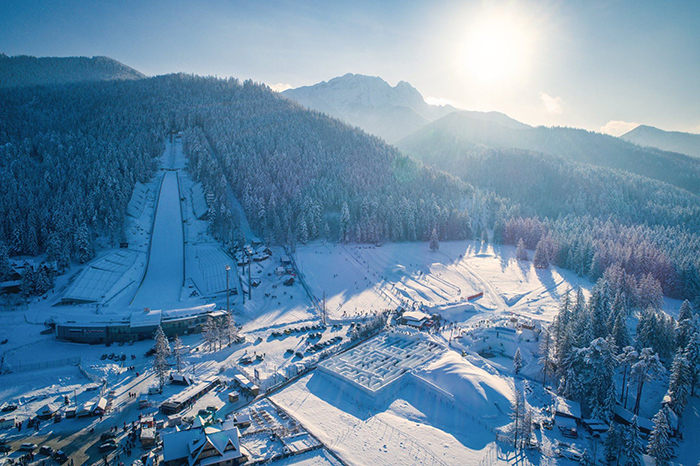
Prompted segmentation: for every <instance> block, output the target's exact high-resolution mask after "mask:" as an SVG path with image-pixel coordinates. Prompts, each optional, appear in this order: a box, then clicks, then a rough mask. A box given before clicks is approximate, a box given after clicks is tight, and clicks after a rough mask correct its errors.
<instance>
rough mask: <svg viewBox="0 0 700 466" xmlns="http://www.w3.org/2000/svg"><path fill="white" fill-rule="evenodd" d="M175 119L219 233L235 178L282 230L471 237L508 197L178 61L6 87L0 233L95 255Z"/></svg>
mask: <svg viewBox="0 0 700 466" xmlns="http://www.w3.org/2000/svg"><path fill="white" fill-rule="evenodd" d="M171 131H182V132H183V133H184V138H183V139H184V149H185V152H186V155H187V156H188V157H189V158H190V166H189V169H190V170H191V171H192V173H193V176H194V177H195V178H196V179H197V180H198V181H201V182H202V183H203V184H204V186H205V188H206V189H207V191H208V192H209V193H212V194H214V204H213V206H212V208H211V210H212V212H211V214H212V215H211V218H212V229H213V231H214V233H215V234H216V235H217V236H219V237H220V238H222V239H223V240H225V241H229V240H234V239H235V238H234V235H235V232H236V231H237V225H238V222H239V219H237V218H235V214H234V213H233V212H232V211H231V206H230V198H229V196H228V189H229V187H230V189H233V192H234V193H235V195H236V196H237V197H238V199H239V200H240V201H241V203H242V204H243V207H244V210H245V214H246V216H247V218H248V220H249V221H250V223H251V226H252V227H253V228H254V229H255V230H256V231H257V232H258V233H259V234H260V235H261V236H263V237H264V238H266V239H268V240H270V241H271V242H278V243H295V242H298V241H300V242H305V241H308V240H313V239H316V238H323V237H328V239H330V240H334V241H335V240H341V241H359V242H374V241H383V240H394V241H402V240H423V241H428V240H429V239H430V236H431V233H432V231H433V229H435V230H436V232H437V234H438V237H439V239H440V240H448V239H463V238H472V237H473V236H474V233H475V232H478V234H479V235H481V234H482V232H483V231H484V230H485V229H486V228H487V227H488V226H490V225H491V224H492V223H493V212H496V211H499V210H508V209H506V208H505V207H503V206H504V203H503V201H502V200H501V199H499V198H498V197H496V196H494V195H492V194H486V193H483V192H479V191H475V190H473V189H472V188H471V187H470V186H469V185H467V184H465V183H463V182H461V181H459V180H457V179H456V178H454V177H452V176H450V175H446V174H444V173H441V172H439V171H437V170H434V169H430V168H426V167H423V166H422V165H420V164H419V163H416V162H414V161H412V160H411V159H409V158H408V157H406V156H403V155H401V154H400V153H399V152H398V151H397V150H396V149H394V148H392V147H391V146H388V145H386V144H385V143H384V142H383V141H381V140H380V139H378V138H375V137H371V136H369V135H367V134H365V133H363V132H362V131H360V130H358V129H353V128H350V127H349V126H347V125H345V124H343V123H341V122H339V121H336V120H333V119H331V118H329V117H327V116H325V115H323V114H320V113H317V112H313V111H309V110H307V109H304V108H302V107H301V106H299V105H297V104H295V103H293V102H291V101H289V100H287V99H285V98H283V97H281V96H279V95H278V94H276V93H274V92H272V91H271V90H270V89H269V88H267V87H266V86H264V85H258V84H255V83H253V82H252V81H246V82H243V83H241V82H239V81H238V80H236V79H227V80H222V79H217V78H203V77H196V76H191V75H183V74H179V75H168V76H160V77H155V78H148V79H138V80H131V81H109V82H90V83H74V84H63V85H47V86H41V87H22V88H14V89H0V244H3V245H5V247H6V248H7V251H8V254H9V255H10V256H16V255H24V254H26V255H33V256H34V255H38V254H42V253H46V254H47V257H48V259H49V260H50V261H53V262H55V264H56V265H57V268H58V269H65V268H66V267H68V266H69V265H70V263H71V262H73V261H75V262H81V263H82V262H86V261H88V260H90V258H91V257H92V255H93V254H94V251H95V248H96V243H99V244H102V243H101V242H102V238H104V239H105V240H108V241H109V242H111V244H112V245H113V244H116V242H118V241H120V240H122V239H123V237H124V217H125V211H126V206H127V204H128V202H129V199H130V197H131V195H132V192H133V188H134V185H135V183H136V182H146V181H147V180H149V179H150V178H151V177H152V176H153V174H154V172H155V170H156V169H157V167H158V163H159V159H160V157H161V155H162V153H163V150H164V138H165V136H166V135H167V134H168V133H170V132H171ZM475 229H476V230H475ZM98 240H99V241H98Z"/></svg>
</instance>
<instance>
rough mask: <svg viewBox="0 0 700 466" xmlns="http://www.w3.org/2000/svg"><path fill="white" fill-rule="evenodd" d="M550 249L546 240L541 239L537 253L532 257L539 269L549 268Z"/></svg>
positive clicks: (536, 249)
mask: <svg viewBox="0 0 700 466" xmlns="http://www.w3.org/2000/svg"><path fill="white" fill-rule="evenodd" d="M548 256H549V251H547V245H546V243H545V242H544V240H540V241H539V242H538V243H537V247H536V248H535V255H534V257H533V258H532V263H533V264H534V265H535V268H537V269H547V268H549V257H548Z"/></svg>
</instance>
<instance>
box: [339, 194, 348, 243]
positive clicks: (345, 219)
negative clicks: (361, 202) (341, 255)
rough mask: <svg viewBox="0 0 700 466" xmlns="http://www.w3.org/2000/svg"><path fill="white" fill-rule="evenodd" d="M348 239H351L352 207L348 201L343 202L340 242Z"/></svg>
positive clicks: (345, 241)
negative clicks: (350, 207) (349, 206)
mask: <svg viewBox="0 0 700 466" xmlns="http://www.w3.org/2000/svg"><path fill="white" fill-rule="evenodd" d="M348 241H350V209H349V208H348V203H347V202H343V208H342V209H341V210H340V242H341V243H347V242H348Z"/></svg>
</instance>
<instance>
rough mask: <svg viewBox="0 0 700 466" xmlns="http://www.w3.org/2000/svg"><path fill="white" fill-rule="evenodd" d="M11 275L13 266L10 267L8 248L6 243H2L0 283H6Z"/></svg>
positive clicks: (0, 247) (0, 250)
mask: <svg viewBox="0 0 700 466" xmlns="http://www.w3.org/2000/svg"><path fill="white" fill-rule="evenodd" d="M10 273H12V266H11V265H10V256H9V253H8V251H7V246H5V243H3V242H0V281H5V280H6V279H7V277H9V276H10Z"/></svg>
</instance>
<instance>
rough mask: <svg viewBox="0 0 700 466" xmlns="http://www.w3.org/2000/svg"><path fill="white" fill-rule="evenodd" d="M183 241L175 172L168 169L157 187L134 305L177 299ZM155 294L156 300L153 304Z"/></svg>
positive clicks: (161, 302) (181, 267) (181, 274)
mask: <svg viewBox="0 0 700 466" xmlns="http://www.w3.org/2000/svg"><path fill="white" fill-rule="evenodd" d="M183 241H184V235H183V230H182V216H181V215H180V196H179V193H178V182H177V173H176V172H172V171H169V172H167V173H166V174H165V176H164V177H163V182H162V186H161V190H160V196H159V201H158V209H157V211H156V220H155V225H154V227H153V238H152V239H151V250H150V254H149V260H148V267H147V269H146V276H145V277H144V279H143V283H142V284H141V286H140V287H139V290H138V292H137V293H136V296H135V297H134V300H133V302H132V305H133V306H135V307H156V306H157V307H161V306H164V305H166V306H167V304H168V303H177V302H179V301H180V294H181V292H182V286H183V283H184V273H185V272H184V267H185V265H184V264H185V262H184V261H185V258H184V247H183ZM154 297H157V300H158V304H157V305H156V306H154Z"/></svg>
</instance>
